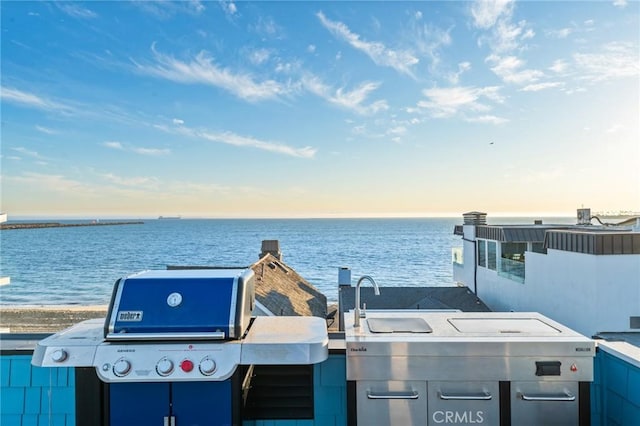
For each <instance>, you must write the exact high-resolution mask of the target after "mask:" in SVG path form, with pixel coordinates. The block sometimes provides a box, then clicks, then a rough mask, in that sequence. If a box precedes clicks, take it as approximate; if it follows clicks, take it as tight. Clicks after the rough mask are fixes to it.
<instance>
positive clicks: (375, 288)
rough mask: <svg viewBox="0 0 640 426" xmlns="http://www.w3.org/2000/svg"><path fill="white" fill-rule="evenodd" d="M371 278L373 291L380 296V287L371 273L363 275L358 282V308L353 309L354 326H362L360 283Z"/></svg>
mask: <svg viewBox="0 0 640 426" xmlns="http://www.w3.org/2000/svg"><path fill="white" fill-rule="evenodd" d="M364 280H369V281H370V282H371V284H373V291H374V293H375V295H376V296H380V289H379V288H378V284H376V282H375V281H374V280H373V278H371V277H370V276H369V275H363V276H362V277H360V279H359V280H358V283H357V284H356V309H355V310H354V311H353V326H354V327H360V284H362V281H364Z"/></svg>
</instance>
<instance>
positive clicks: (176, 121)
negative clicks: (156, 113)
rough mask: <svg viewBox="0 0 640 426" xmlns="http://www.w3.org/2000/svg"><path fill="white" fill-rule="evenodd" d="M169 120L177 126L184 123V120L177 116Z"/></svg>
mask: <svg viewBox="0 0 640 426" xmlns="http://www.w3.org/2000/svg"><path fill="white" fill-rule="evenodd" d="M171 122H172V123H173V124H175V125H177V126H181V125H183V124H184V120H181V119H179V118H174V119H173V120H171Z"/></svg>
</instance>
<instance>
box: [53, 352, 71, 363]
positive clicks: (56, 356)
mask: <svg viewBox="0 0 640 426" xmlns="http://www.w3.org/2000/svg"><path fill="white" fill-rule="evenodd" d="M68 356H69V354H68V353H67V351H65V350H64V349H57V350H55V351H53V353H52V354H51V359H52V360H53V362H62V361H64V360H65V359H67V357H68Z"/></svg>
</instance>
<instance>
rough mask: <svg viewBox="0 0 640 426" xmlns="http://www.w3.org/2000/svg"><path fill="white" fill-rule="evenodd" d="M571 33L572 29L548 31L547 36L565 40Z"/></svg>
mask: <svg viewBox="0 0 640 426" xmlns="http://www.w3.org/2000/svg"><path fill="white" fill-rule="evenodd" d="M573 31H574V29H573V28H569V27H565V28H560V29H559V30H548V31H547V36H549V37H553V38H567V37H569V35H570V34H571V33H572V32H573Z"/></svg>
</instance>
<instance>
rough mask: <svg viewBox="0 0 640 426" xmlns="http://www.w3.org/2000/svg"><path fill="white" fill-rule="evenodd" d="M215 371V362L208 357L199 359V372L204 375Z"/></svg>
mask: <svg viewBox="0 0 640 426" xmlns="http://www.w3.org/2000/svg"><path fill="white" fill-rule="evenodd" d="M215 371H216V362H215V361H214V360H212V359H211V358H209V357H206V358H204V359H203V360H202V361H200V372H201V373H202V374H204V375H205V376H210V375H212V374H213V373H214V372H215Z"/></svg>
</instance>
